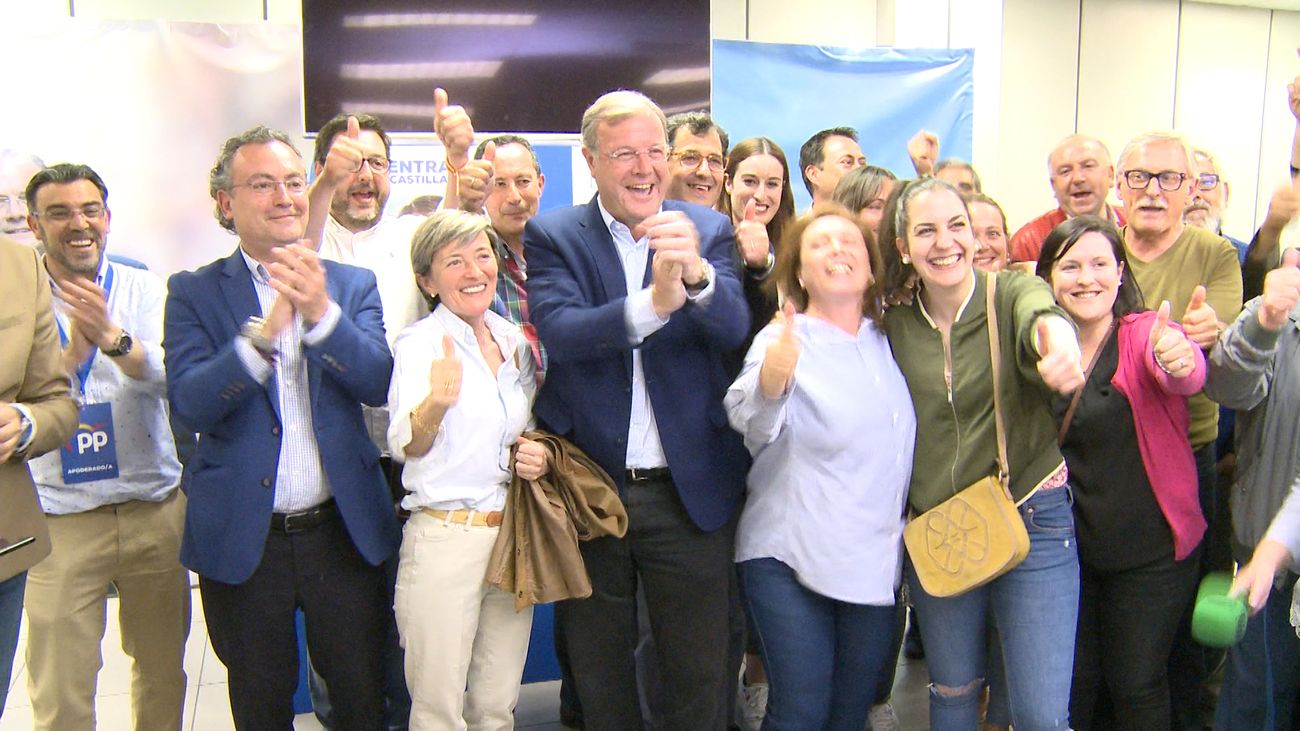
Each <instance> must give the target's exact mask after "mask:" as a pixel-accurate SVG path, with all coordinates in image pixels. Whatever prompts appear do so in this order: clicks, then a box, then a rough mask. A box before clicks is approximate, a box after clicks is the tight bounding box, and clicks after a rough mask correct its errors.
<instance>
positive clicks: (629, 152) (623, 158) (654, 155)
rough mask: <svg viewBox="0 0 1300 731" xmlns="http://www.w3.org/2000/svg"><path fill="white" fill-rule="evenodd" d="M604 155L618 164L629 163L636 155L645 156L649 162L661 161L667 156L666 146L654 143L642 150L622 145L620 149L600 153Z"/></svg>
mask: <svg viewBox="0 0 1300 731" xmlns="http://www.w3.org/2000/svg"><path fill="white" fill-rule="evenodd" d="M600 154H602V155H604V156H605V157H607V158H609V159H610V160H613V161H614V162H616V163H618V164H619V165H631V164H632V162H633V161H635V160H636V159H637V158H638V157H641V156H643V155H644V156H645V158H646V159H647V160H649V161H650V162H663V161H664V160H665V159H667V157H668V148H667V147H666V146H664V145H654V146H653V147H647V148H646V149H644V150H633V149H632V148H630V147H624V148H623V149H621V150H614V151H613V152H602V153H600Z"/></svg>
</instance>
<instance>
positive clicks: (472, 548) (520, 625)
mask: <svg viewBox="0 0 1300 731" xmlns="http://www.w3.org/2000/svg"><path fill="white" fill-rule="evenodd" d="M499 530H500V529H499V528H488V527H467V526H463V525H455V524H447V523H444V522H443V521H441V520H439V519H437V518H434V517H431V516H429V515H428V514H426V513H422V512H417V513H415V514H413V515H412V516H411V518H410V520H408V521H407V523H406V529H405V532H404V535H403V538H402V549H401V554H400V556H401V562H400V563H399V564H398V569H397V589H396V594H395V596H394V610H395V612H396V615H397V629H398V632H400V633H401V637H402V647H403V648H404V649H405V651H406V684H407V687H408V688H409V689H410V691H411V728H412V729H413V730H414V731H464V730H466V729H468V730H470V731H507V730H508V729H513V728H514V725H515V720H514V711H515V704H516V703H517V702H518V701H519V684H520V680H521V678H522V676H523V671H524V660H525V659H526V658H527V655H528V636H529V634H530V633H531V632H532V627H533V610H532V607H529V608H527V609H525V610H523V611H522V612H516V611H515V605H514V596H512V595H510V594H507V593H505V592H503V591H501V590H500V589H496V588H494V587H491V586H488V585H487V583H486V582H484V580H483V578H484V575H485V574H486V573H487V564H488V559H489V558H490V556H491V553H492V544H493V543H494V542H495V541H496V537H497V532H498V531H499Z"/></svg>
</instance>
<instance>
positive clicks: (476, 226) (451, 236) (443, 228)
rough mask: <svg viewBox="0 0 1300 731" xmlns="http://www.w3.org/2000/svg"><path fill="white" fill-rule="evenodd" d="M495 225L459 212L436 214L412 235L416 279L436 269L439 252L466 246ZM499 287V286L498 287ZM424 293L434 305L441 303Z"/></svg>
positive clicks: (412, 261)
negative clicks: (435, 264) (461, 245)
mask: <svg viewBox="0 0 1300 731" xmlns="http://www.w3.org/2000/svg"><path fill="white" fill-rule="evenodd" d="M490 225H491V222H490V221H489V220H488V219H487V218H486V217H484V216H478V215H475V214H473V213H467V212H465V211H459V210H455V209H449V210H442V211H436V212H434V213H433V214H432V215H430V216H429V217H428V218H426V219H424V223H421V224H420V227H419V228H417V229H416V230H415V234H414V235H413V236H411V271H412V272H414V273H415V276H416V277H417V278H418V277H423V276H426V275H427V274H428V273H429V271H430V270H431V269H432V268H433V260H434V259H436V258H438V252H440V251H442V250H443V249H445V248H447V247H448V246H453V245H456V244H463V243H465V242H468V241H472V240H473V239H475V238H477V237H478V235H479V234H481V233H483V232H485V231H488V230H489V226H490ZM494 286H495V285H494ZM420 294H422V295H423V296H424V299H425V301H426V302H427V303H428V304H429V305H430V306H435V305H436V304H437V299H436V298H435V297H431V296H430V295H429V294H428V293H427V292H425V291H424V289H423V288H421V289H420Z"/></svg>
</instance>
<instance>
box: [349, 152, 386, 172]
mask: <svg viewBox="0 0 1300 731" xmlns="http://www.w3.org/2000/svg"><path fill="white" fill-rule="evenodd" d="M361 162H363V163H364V164H366V165H369V166H370V169H371V170H373V171H375V172H377V173H384V172H388V165H389V161H388V158H386V157H378V156H375V157H367V158H365V159H364V160H362V161H361ZM357 172H361V167H360V166H358V167H357Z"/></svg>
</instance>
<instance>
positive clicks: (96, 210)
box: [32, 203, 108, 223]
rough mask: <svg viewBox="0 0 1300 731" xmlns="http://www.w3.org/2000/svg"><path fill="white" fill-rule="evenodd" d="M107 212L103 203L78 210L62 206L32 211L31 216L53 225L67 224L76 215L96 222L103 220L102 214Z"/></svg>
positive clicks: (88, 204) (90, 204)
mask: <svg viewBox="0 0 1300 731" xmlns="http://www.w3.org/2000/svg"><path fill="white" fill-rule="evenodd" d="M107 210H108V208H106V207H105V206H104V204H103V203H87V204H86V205H84V206H82V207H80V208H64V207H63V206H59V207H57V208H47V209H45V210H44V211H34V212H32V215H33V216H36V217H37V218H43V219H45V220H46V221H53V222H54V223H67V222H68V221H71V220H72V219H73V218H76V217H77V215H78V214H80V215H81V216H82V217H83V218H85V219H86V220H87V221H98V220H99V219H100V218H103V216H104V212H105V211H107Z"/></svg>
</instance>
